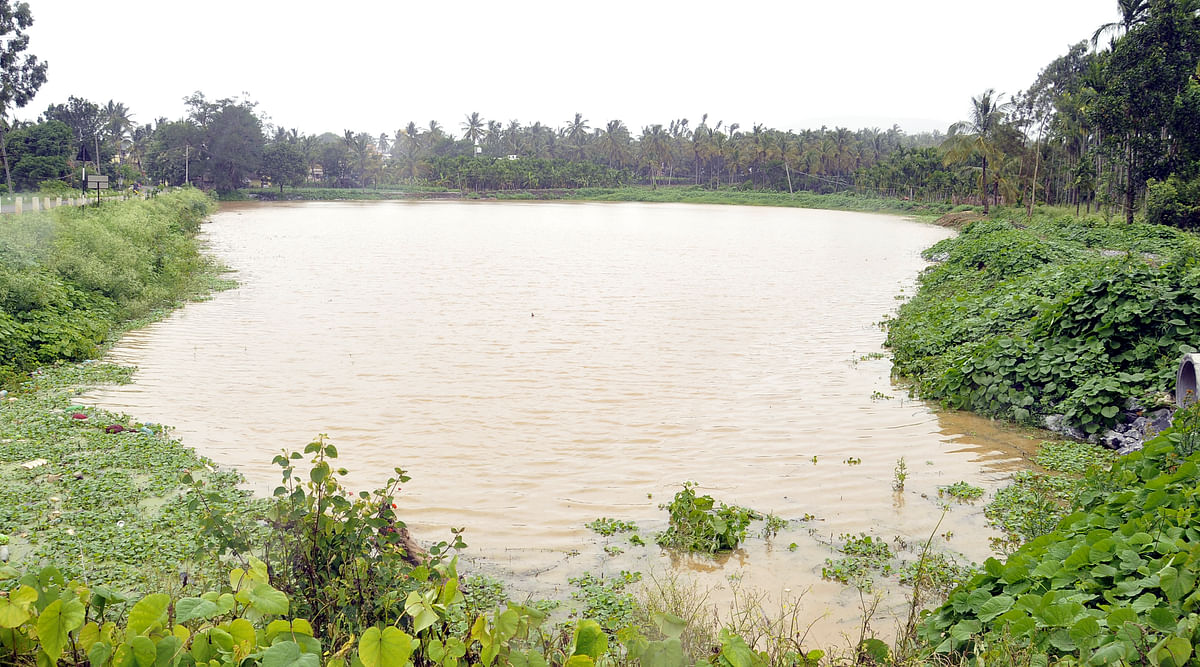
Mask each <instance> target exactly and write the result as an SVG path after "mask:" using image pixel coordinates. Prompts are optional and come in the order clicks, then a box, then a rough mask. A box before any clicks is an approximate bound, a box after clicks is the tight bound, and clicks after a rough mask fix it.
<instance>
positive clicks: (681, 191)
mask: <svg viewBox="0 0 1200 667" xmlns="http://www.w3.org/2000/svg"><path fill="white" fill-rule="evenodd" d="M431 198H432V199H473V200H480V199H484V200H486V199H491V200H501V201H529V200H568V201H599V202H614V201H639V202H663V203H686V204H728V205H735V206H782V207H789V208H817V209H828V210H844V211H862V212H869V213H898V214H901V215H910V216H915V217H920V218H926V219H933V218H936V217H938V216H941V215H942V214H945V213H947V212H949V211H951V210H955V207H953V206H951V205H950V204H942V203H934V204H925V203H920V202H912V201H905V200H902V199H889V198H883V197H876V196H873V195H859V194H855V193H850V192H843V193H833V194H818V193H814V192H806V191H801V192H796V193H793V194H789V193H786V192H775V191H754V190H750V191H743V190H729V189H722V190H707V189H704V188H699V187H696V186H660V187H659V188H657V189H652V188H649V187H646V186H627V187H621V188H577V189H569V188H558V189H544V190H488V191H484V192H460V191H457V190H447V189H445V188H438V187H429V186H407V185H406V186H387V187H384V188H379V189H370V188H307V187H306V188H286V189H285V190H284V192H283V193H282V194H281V193H280V192H279V190H278V189H267V188H264V189H257V188H256V189H243V190H238V191H236V192H234V193H229V194H228V195H222V199H223V200H226V201H247V200H260V201H378V200H397V199H431ZM959 208H961V207H959Z"/></svg>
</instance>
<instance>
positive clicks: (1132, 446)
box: [1117, 440, 1142, 456]
mask: <svg viewBox="0 0 1200 667" xmlns="http://www.w3.org/2000/svg"><path fill="white" fill-rule="evenodd" d="M1141 449H1142V441H1141V440H1128V441H1126V443H1125V444H1124V445H1122V446H1121V448H1120V449H1118V450H1117V454H1118V455H1120V456H1125V455H1126V454H1132V453H1134V452H1136V451H1140V450H1141Z"/></svg>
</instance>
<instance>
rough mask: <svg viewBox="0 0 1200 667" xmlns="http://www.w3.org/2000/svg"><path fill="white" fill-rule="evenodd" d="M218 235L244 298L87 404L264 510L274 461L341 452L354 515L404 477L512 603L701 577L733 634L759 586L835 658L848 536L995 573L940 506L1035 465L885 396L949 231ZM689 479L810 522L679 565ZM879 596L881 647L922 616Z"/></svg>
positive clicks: (354, 215) (473, 219) (207, 316)
mask: <svg viewBox="0 0 1200 667" xmlns="http://www.w3.org/2000/svg"><path fill="white" fill-rule="evenodd" d="M204 229H205V231H204V237H205V239H206V240H207V243H208V245H209V246H210V249H211V252H212V253H213V254H215V255H216V256H217V257H218V258H220V260H221V261H223V262H224V263H226V264H227V265H228V266H230V267H231V268H232V269H233V270H234V271H236V274H235V277H236V278H237V279H238V280H239V281H240V286H239V287H238V288H236V289H234V290H230V291H227V292H223V293H220V294H217V295H216V296H215V297H214V298H213V299H212V300H210V301H206V302H201V303H193V304H188V305H187V306H186V307H184V308H183V309H181V310H179V311H177V312H175V313H174V314H173V315H171V316H170V317H169V318H167V319H166V320H164V321H162V322H159V323H157V324H153V325H151V326H148V327H146V328H145V329H142V330H139V331H135V332H132V333H130V334H128V335H127V336H126V337H125V338H124V339H123V340H122V341H121V342H120V343H119V344H118V345H117V346H116V348H115V349H114V350H113V351H112V353H111V355H110V357H111V359H112V360H114V361H117V362H120V363H127V364H134V365H137V366H138V368H139V370H138V371H137V373H136V374H135V376H134V382H133V384H131V385H128V386H123V387H112V388H104V389H103V390H97V391H94V392H92V393H91V394H90V395H89V396H88V397H87V398H88V399H89V400H90V401H91V402H93V403H95V404H98V405H100V406H103V407H105V408H109V409H113V410H117V411H122V412H126V413H128V414H130V415H134V416H135V417H136V418H137V419H140V420H143V421H154V422H165V423H168V424H171V425H173V426H174V427H175V429H176V431H175V433H176V435H178V436H179V437H181V438H182V439H183V441H184V442H185V443H186V444H188V445H191V446H193V447H195V448H196V449H197V450H198V451H200V452H201V453H203V454H205V455H207V456H209V457H210V458H212V459H214V460H215V461H216V462H218V463H219V464H221V465H226V466H232V467H236V468H237V469H238V470H240V471H241V472H242V473H243V474H244V475H245V476H246V479H247V480H248V484H249V485H250V486H251V487H252V488H254V489H255V490H256V491H259V492H263V493H267V492H269V490H270V489H271V488H273V487H274V486H275V485H276V484H277V483H278V475H277V473H276V469H275V468H274V467H273V466H272V465H271V464H270V459H271V457H272V456H274V454H276V453H278V452H279V450H280V449H281V448H284V447H288V448H295V449H298V448H300V447H302V446H303V445H304V444H305V443H307V442H309V441H310V440H311V439H312V438H313V437H314V436H316V435H317V434H319V433H326V434H328V435H329V438H330V440H331V441H332V442H333V443H334V444H336V445H337V446H338V448H339V450H340V452H341V458H340V461H341V464H342V465H344V466H345V467H347V468H348V469H349V470H350V471H351V474H350V477H349V479H350V480H351V482H352V486H354V487H355V488H368V487H371V486H373V485H376V484H379V483H381V482H382V481H383V480H384V479H385V478H386V477H387V475H388V474H389V473H390V471H391V470H392V468H393V467H395V466H400V467H403V468H404V469H406V470H407V471H408V472H409V473H410V474H411V475H412V477H413V479H412V481H411V482H410V483H408V484H406V485H404V488H403V492H402V494H401V498H400V500H399V502H400V511H401V513H402V515H403V516H404V517H406V519H407V521H408V523H409V525H410V527H412V528H413V530H414V532H415V533H416V534H417V535H418V537H419V538H420V539H422V540H425V541H430V540H435V539H439V538H442V537H448V536H449V529H450V528H451V527H456V528H457V527H461V528H466V532H465V538H466V541H467V542H468V544H469V545H470V546H469V549H468V550H467V552H466V553H465V554H464V559H465V560H466V561H467V563H468V565H469V567H472V568H477V569H481V570H483V571H486V572H489V573H492V574H494V575H498V576H501V577H503V578H505V579H506V580H508V582H509V583H510V586H511V587H512V591H513V594H514V596H516V597H518V598H522V597H524V596H526V595H533V596H558V597H560V598H565V597H567V595H568V594H569V592H570V590H571V586H570V584H568V583H567V580H568V578H570V577H572V576H577V575H578V574H580V573H582V572H584V571H590V572H593V573H596V574H608V575H611V574H616V573H617V572H619V571H620V570H622V569H625V570H638V571H642V572H644V573H646V574H647V575H648V576H647V578H648V579H649V578H654V579H657V580H662V579H663V578H667V577H670V576H672V575H678V576H680V577H682V580H683V581H694V582H696V583H697V585H698V586H700V587H702V588H706V589H709V599H710V600H711V601H712V603H713V604H715V605H716V606H718V607H722V608H724V607H725V606H726V605H727V604H728V603H729V601H730V599H731V597H732V592H731V591H732V590H733V589H734V588H737V587H740V588H742V589H743V590H750V589H754V590H758V591H761V592H763V593H765V594H766V595H768V598H769V600H770V601H771V604H772V605H774V604H775V603H776V602H777V601H778V600H781V599H790V598H796V597H799V598H800V600H799V604H800V607H801V611H800V617H801V618H803V619H805V621H806V623H807V622H808V621H815V625H814V626H813V628H812V631H811V635H810V637H811V638H813V639H815V640H818V641H830V640H834V639H837V638H838V637H839V636H840V635H842V634H853V633H856V632H857V630H856V625H855V624H856V622H857V620H858V619H859V617H860V615H861V614H860V612H859V605H860V599H859V596H858V595H857V593H856V592H855V591H853V590H849V589H847V588H845V587H843V586H841V585H840V584H836V583H833V582H829V581H826V580H823V579H822V578H821V567H822V565H823V564H824V560H825V559H826V558H830V557H835V558H836V557H837V556H838V554H836V553H834V552H833V551H832V549H831V546H830V545H831V544H836V543H838V542H839V541H840V540H839V536H840V535H843V534H857V533H860V532H865V533H869V534H872V535H875V536H878V537H882V538H884V539H887V540H893V539H895V538H900V540H901V541H902V542H905V543H908V544H909V545H919V544H921V543H924V541H925V540H927V539H928V538H929V536H930V535H931V534H935V533H936V534H937V536H936V537H935V539H934V543H935V545H936V548H938V549H941V550H947V551H950V552H952V553H955V554H957V555H959V557H960V558H961V559H962V560H964V561H976V562H980V561H982V559H984V558H986V557H987V556H988V555H990V551H989V548H988V544H987V539H988V537H989V536H991V535H992V534H993V533H992V532H991V531H990V530H989V529H988V528H987V527H986V524H985V521H984V518H983V516H982V503H978V504H976V505H964V504H951V510H950V511H949V512H946V513H945V516H944V517H943V510H942V506H941V505H942V503H941V501H939V499H938V488H939V487H940V486H945V485H949V484H951V483H954V482H957V481H960V480H964V481H967V482H970V483H972V484H975V485H978V486H982V487H984V488H985V489H987V490H988V491H989V492H991V491H994V490H995V489H996V488H998V487H999V486H1001V485H1002V484H1003V482H1004V481H1005V480H1006V479H1007V477H1008V476H1009V475H1010V474H1011V472H1012V471H1013V470H1015V469H1022V468H1027V467H1029V463H1028V457H1029V453H1030V452H1031V451H1033V449H1034V448H1035V446H1036V444H1037V441H1036V439H1035V438H1036V434H1029V433H1025V432H1021V431H1015V430H1011V429H1007V428H1003V427H999V426H997V425H996V424H994V423H991V422H989V421H987V420H983V419H979V418H976V417H973V416H970V415H963V414H946V413H938V412H935V411H933V410H931V408H930V407H929V406H927V405H925V404H924V403H922V402H919V401H915V400H911V399H909V398H907V396H906V393H905V391H904V390H903V388H901V387H898V386H896V385H894V384H893V383H892V381H891V379H890V363H889V362H888V361H887V359H886V358H884V357H883V356H882V355H881V354H880V353H881V352H883V349H882V348H881V343H882V342H883V339H884V333H883V331H882V330H881V328H880V326H879V325H878V323H879V322H880V321H881V320H882V319H884V318H885V317H886V316H887V315H888V314H889V313H893V312H894V310H895V308H896V307H897V305H898V304H899V303H900V301H899V300H898V298H903V295H905V294H911V293H912V291H913V286H914V281H915V278H916V276H917V274H918V272H919V271H920V270H921V269H922V268H923V267H924V266H926V263H925V262H924V261H923V260H922V259H921V257H920V255H919V253H920V251H921V250H922V249H924V248H926V247H927V246H929V245H931V244H933V243H934V242H936V241H938V240H939V239H942V238H945V237H946V236H947V235H949V234H950V233H951V232H949V231H948V230H945V229H942V228H939V227H935V226H932V225H927V224H921V223H917V222H913V221H910V220H906V219H903V218H900V217H895V216H886V215H871V214H862V213H849V212H837V211H817V210H803V209H780V208H751V207H733V206H696V205H682V204H644V203H613V204H607V203H605V204H599V203H558V202H553V203H551V202H536V203H494V202H488V203H481V202H460V201H456V202H369V203H280V204H232V205H225V206H223V207H222V209H221V211H220V213H218V214H217V215H215V216H214V217H213V218H212V220H211V222H210V223H209V224H207V225H206V226H205V228H204ZM900 457H904V459H905V462H906V464H907V466H908V479H907V482H906V484H905V489H904V491H903V492H900V493H896V492H894V491H893V490H892V480H893V469H894V467H895V465H896V462H897V460H898V459H899V458H900ZM684 480H694V481H695V482H697V483H698V484H699V486H700V489H701V491H702V492H703V493H708V494H711V495H713V496H715V497H716V498H717V499H718V500H722V501H725V502H728V503H736V504H740V505H745V506H748V507H752V508H755V509H757V510H760V511H763V512H773V513H775V514H777V515H779V516H781V517H782V518H784V519H787V520H789V524H788V526H787V527H786V528H785V529H784V530H783V531H782V532H781V533H780V534H779V535H778V536H776V537H774V538H773V539H770V540H766V539H763V538H761V537H757V536H754V537H752V538H751V539H749V540H748V541H747V542H746V543H745V546H744V547H743V548H742V549H739V550H738V551H737V552H735V553H734V554H732V555H730V556H727V557H724V558H720V559H708V558H696V557H692V558H678V557H674V556H672V555H670V554H667V553H665V552H663V551H661V550H660V549H658V548H657V547H655V546H654V545H653V535H654V533H655V532H656V531H658V530H661V529H662V528H663V527H664V526H665V524H666V513H665V511H663V510H661V509H659V503H664V502H667V501H668V500H670V498H671V496H672V495H673V494H674V493H675V491H677V490H678V489H679V484H680V483H681V482H683V481H684ZM598 517H614V518H620V519H623V520H628V521H634V522H636V523H637V525H638V526H639V528H640V533H641V534H642V535H643V536H644V537H645V539H646V541H647V542H648V543H649V546H646V547H636V546H633V545H631V544H629V542H628V540H627V536H622V535H617V536H614V537H611V538H602V537H600V536H598V535H597V534H595V533H593V532H592V531H590V530H588V529H587V528H586V527H585V526H584V524H586V523H587V522H589V521H591V520H593V519H596V518H598ZM939 521H940V525H939ZM935 527H936V530H935ZM793 545H794V546H793ZM605 546H610V547H617V548H620V549H622V550H623V553H620V554H617V555H615V556H613V555H609V554H607V553H605V551H604V550H603V547H605ZM915 548H916V546H911V547H910V548H909V550H903V549H902V550H901V552H900V553H901V556H902V557H904V558H913V557H914V553H913V549H915ZM893 579H894V578H893ZM879 590H881V591H884V592H885V594H886V597H885V599H884V601H883V603H882V605H881V607H880V613H879V615H878V616H877V618H876V619H875V621H874V623H873V625H874V627H875V629H876V630H879V631H881V632H882V633H884V634H887V633H888V632H890V631H891V629H892V628H893V626H894V623H895V620H894V617H895V616H896V615H898V614H901V613H902V609H901V595H902V592H903V591H902V589H900V587H899V586H898V585H896V584H895V583H894V581H888V582H884V584H883V585H882V586H880V587H879Z"/></svg>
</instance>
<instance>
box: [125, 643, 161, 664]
mask: <svg viewBox="0 0 1200 667" xmlns="http://www.w3.org/2000/svg"><path fill="white" fill-rule="evenodd" d="M129 648H130V649H131V650H132V651H133V660H134V662H136V663H137V666H138V667H154V661H155V660H156V659H157V658H158V651H157V650H155V648H154V642H153V641H151V640H150V638H149V637H142V636H137V637H134V638H133V639H131V640H129Z"/></svg>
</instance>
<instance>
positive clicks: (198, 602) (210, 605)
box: [175, 598, 221, 623]
mask: <svg viewBox="0 0 1200 667" xmlns="http://www.w3.org/2000/svg"><path fill="white" fill-rule="evenodd" d="M220 613H221V609H220V608H219V607H217V603H215V602H210V601H208V600H204V599H201V598H183V599H181V600H179V601H178V602H176V603H175V622H176V623H187V622H188V621H194V620H196V619H198V618H200V619H204V620H208V619H210V618H212V617H213V616H216V615H217V614H220Z"/></svg>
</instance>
